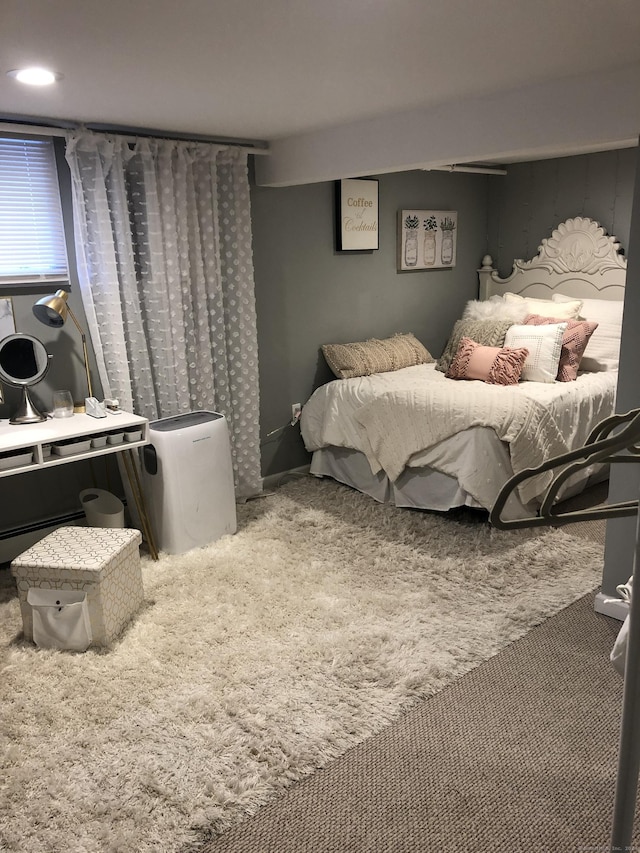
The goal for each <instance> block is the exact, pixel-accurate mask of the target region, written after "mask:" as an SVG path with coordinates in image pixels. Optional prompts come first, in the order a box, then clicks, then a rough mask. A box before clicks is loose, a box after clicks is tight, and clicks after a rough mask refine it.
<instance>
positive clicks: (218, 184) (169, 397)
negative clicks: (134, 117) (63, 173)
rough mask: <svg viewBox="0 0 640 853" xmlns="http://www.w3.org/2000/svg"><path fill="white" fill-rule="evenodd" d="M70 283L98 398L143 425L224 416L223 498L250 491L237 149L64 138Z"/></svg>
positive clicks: (244, 222) (247, 231)
mask: <svg viewBox="0 0 640 853" xmlns="http://www.w3.org/2000/svg"><path fill="white" fill-rule="evenodd" d="M66 157H67V162H68V163H69V166H70V168H71V174H72V181H73V208H74V222H75V244H76V254H77V261H78V275H79V280H80V288H81V292H82V299H83V304H84V308H85V312H86V316H87V324H88V328H89V333H90V336H91V340H92V342H93V346H94V349H95V353H96V359H97V364H98V371H99V374H100V379H101V382H102V386H103V389H104V393H105V395H106V396H108V397H117V398H118V399H119V401H120V405H121V407H122V408H123V409H125V410H127V411H132V412H136V413H137V414H140V415H143V416H144V417H147V418H149V419H151V420H154V419H156V418H161V417H169V416H172V415H177V414H180V413H181V412H189V411H193V410H196V409H205V410H210V411H216V412H220V413H221V414H223V415H224V416H225V417H226V419H227V423H228V426H229V432H230V436H231V446H232V456H233V465H234V474H235V479H236V492H237V494H238V496H248V495H251V494H255V493H256V492H259V491H260V488H261V479H260V449H259V420H258V418H259V414H258V413H259V397H258V353H257V334H256V317H255V299H254V286H253V261H252V252H251V218H250V206H249V181H248V174H247V154H246V153H244V152H242V151H239V150H238V149H237V148H230V147H224V146H216V145H210V144H206V143H192V142H177V141H171V140H161V139H138V140H135V141H134V142H132V141H131V140H130V139H127V138H123V137H119V136H111V135H104V134H94V133H90V132H70V133H69V134H68V135H67V150H66Z"/></svg>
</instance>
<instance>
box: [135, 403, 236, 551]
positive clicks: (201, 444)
mask: <svg viewBox="0 0 640 853" xmlns="http://www.w3.org/2000/svg"><path fill="white" fill-rule="evenodd" d="M149 439H150V443H149V444H147V445H145V447H144V448H143V451H142V458H143V461H144V466H143V479H144V486H145V496H146V498H147V503H148V506H149V514H150V516H151V523H152V527H153V530H154V533H155V536H156V541H157V545H158V548H159V549H160V550H161V551H166V552H167V553H168V554H182V553H184V552H185V551H189V550H190V549H191V548H201V547H202V546H203V545H208V544H209V543H210V542H213V541H215V540H216V539H219V538H220V537H221V536H224V535H225V534H226V533H235V532H236V524H237V522H236V498H235V487H234V483H233V465H232V462H231V446H230V442H229V432H228V429H227V422H226V420H225V418H224V416H223V415H220V414H218V413H217V412H207V411H199V412H188V413H185V414H183V415H176V416H175V417H171V418H161V419H160V420H157V421H151V423H150V424H149Z"/></svg>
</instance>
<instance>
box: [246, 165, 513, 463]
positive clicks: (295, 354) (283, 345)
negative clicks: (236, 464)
mask: <svg viewBox="0 0 640 853" xmlns="http://www.w3.org/2000/svg"><path fill="white" fill-rule="evenodd" d="M378 180H379V205H380V217H379V233H380V243H379V245H380V248H379V250H377V251H375V252H371V253H366V254H360V253H359V254H350V253H338V252H336V251H335V250H334V184H333V183H332V182H330V183H320V184H309V185H306V186H298V187H285V188H272V187H256V186H253V187H252V193H251V203H252V221H253V242H254V265H255V281H256V304H257V315H258V348H259V357H260V397H261V406H260V409H261V413H260V425H261V436H262V473H263V475H265V476H267V475H272V474H276V473H279V472H281V471H286V470H288V469H290V468H295V467H297V466H300V465H304V464H306V463H308V461H309V455H308V454H307V452H306V451H305V449H304V446H303V444H302V440H301V438H300V431H299V428H298V427H297V426H296V427H289V426H285V428H284V429H283V430H281V431H280V432H278V433H277V434H275V435H273V436H271V437H268V436H267V433H269V432H271V431H272V430H276V429H278V428H279V427H282V426H284V425H285V424H287V422H288V419H289V418H290V412H291V404H292V403H296V402H301V403H304V402H305V401H306V400H307V399H308V398H309V396H310V395H311V393H312V391H313V390H314V389H315V388H317V387H318V386H319V385H321V384H323V383H324V382H326V381H328V380H329V379H331V378H334V377H332V374H331V373H330V371H329V369H328V368H327V366H326V363H325V361H324V358H323V356H322V353H321V352H320V346H321V345H322V344H324V343H344V342H346V341H358V340H364V339H366V338H371V337H387V336H389V335H392V334H394V333H395V332H413V333H414V334H415V335H416V337H417V338H419V340H421V341H422V343H423V344H424V345H425V346H426V347H427V349H429V350H430V351H431V352H432V353H433V354H434V355H439V354H440V352H441V351H442V348H443V346H444V344H445V343H446V339H447V336H448V333H449V331H450V328H451V326H452V325H453V322H454V321H455V320H456V319H457V317H458V316H459V315H460V313H461V310H462V308H463V307H464V304H465V302H466V301H467V300H468V299H472V298H475V297H476V296H477V289H478V278H477V273H476V270H477V268H478V267H479V266H480V261H481V259H482V255H483V253H484V252H485V251H486V233H487V193H488V183H489V181H493V180H500V179H499V178H495V177H491V178H488V177H487V176H485V175H463V174H454V175H451V174H447V173H443V172H420V171H415V172H403V173H399V174H393V175H382V176H378ZM402 209H433V210H457V211H458V246H457V263H456V266H455V267H454V268H453V269H449V270H430V271H417V272H403V273H399V272H397V268H396V267H397V265H396V234H397V212H398V210H402Z"/></svg>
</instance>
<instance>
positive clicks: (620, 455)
mask: <svg viewBox="0 0 640 853" xmlns="http://www.w3.org/2000/svg"><path fill="white" fill-rule="evenodd" d="M617 429H619V431H618V432H615V431H616V430H617ZM598 462H599V463H611V464H627V463H633V462H640V409H632V410H631V411H629V412H627V413H626V414H621V415H612V416H611V417H609V418H606V419H605V420H603V421H602V422H601V423H599V424H598V425H597V426H596V427H595V428H594V429H593V430H592V431H591V433H590V434H589V436H588V438H587V440H586V442H585V444H584V446H583V447H579V448H577V449H576V450H572V451H569V452H568V453H563V454H561V455H560V456H556V457H554V458H553V459H549V460H547V462H544V463H542V464H541V465H539V466H538V467H537V468H527V469H525V470H524V471H520V472H519V473H518V474H516V475H515V476H513V477H511V479H510V480H508V481H507V482H506V483H505V484H504V486H503V487H502V489H501V490H500V492H499V493H498V497H497V498H496V501H495V503H494V505H493V507H492V509H491V512H490V513H489V522H490V523H491V524H492V525H493V526H494V527H497V528H499V529H501V530H510V529H513V528H523V527H542V526H545V525H546V526H553V527H557V526H561V525H565V524H574V523H576V522H579V521H595V520H598V519H607V518H623V517H625V516H632V515H637V513H638V500H635V501H622V502H620V503H614V504H608V505H607V506H603V507H601V508H599V509H583V510H574V511H571V512H561V511H558V509H557V506H556V503H557V497H558V492H559V490H560V488H561V486H562V485H563V484H564V483H565V482H566V481H567V479H568V478H569V477H571V476H572V475H573V474H575V473H577V472H578V471H580V470H581V469H582V468H584V467H586V466H587V465H593V464H595V463H598ZM554 468H560V469H561V470H560V472H559V473H558V474H556V475H555V477H554V478H553V479H552V481H551V483H550V485H549V487H548V488H547V491H546V492H545V495H544V498H543V500H542V503H541V505H540V509H539V510H538V514H537V515H536V516H531V517H529V518H520V519H503V518H502V517H501V513H502V510H503V509H504V507H505V504H506V502H507V500H508V499H509V497H510V496H511V494H512V493H513V491H514V490H515V489H517V488H518V486H519V485H520V483H522V482H524V481H525V480H527V479H529V478H530V477H536V476H539V475H540V474H542V473H545V472H547V471H552V470H553V469H554ZM633 588H634V589H635V590H640V530H638V529H636V547H635V554H634V560H633ZM639 711H640V595H632V596H631V605H630V608H629V638H628V646H627V658H626V662H625V675H624V692H623V700H622V723H621V727H620V746H619V755H618V773H617V778H616V790H615V802H614V810H613V826H612V831H611V846H610V848H609V849H611V850H631V839H632V835H633V822H634V816H635V808H636V796H637V791H638V776H639V773H640V737H635V720H636V715H637V714H638V712H639ZM639 734H640V733H639Z"/></svg>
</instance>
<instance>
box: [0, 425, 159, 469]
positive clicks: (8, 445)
mask: <svg viewBox="0 0 640 853" xmlns="http://www.w3.org/2000/svg"><path fill="white" fill-rule="evenodd" d="M132 427H137V428H138V429H141V430H142V438H141V439H140V441H122V442H121V443H120V444H107V445H106V446H105V447H91V448H89V450H84V451H82V452H79V453H68V454H65V455H63V456H58V455H54V454H53V453H52V454H51V455H50V456H46V457H45V456H44V455H43V452H42V446H43V445H47V444H48V445H53V444H55V443H56V442H60V441H67V440H69V439H74V438H78V439H80V438H83V437H87V438H91V436H94V435H99V434H101V433H105V432H106V433H109V432H115V431H122V430H125V429H130V428H132ZM148 443H149V421H148V420H147V419H146V418H142V417H140V416H139V415H132V414H129V413H127V412H122V413H120V414H119V415H114V414H107V417H106V418H92V417H91V416H90V415H85V414H82V415H81V414H74V415H72V416H71V417H69V418H47V420H46V421H41V422H39V423H35V424H10V423H9V421H8V420H0V454H3V453H7V452H16V453H18V454H19V456H21V457H22V458H24V457H25V455H27V454H33V456H32V461H31V462H28V463H27V464H22V465H15V466H14V465H10V464H8V465H7V467H4V468H1V469H0V477H10V476H11V475H13V474H25V473H26V472H27V471H39V470H42V469H44V468H54V467H55V466H56V465H65V464H67V463H69V462H77V461H79V460H80V459H93V458H95V457H96V456H106V455H107V454H110V453H122V451H123V450H132V449H134V448H135V447H142V446H143V445H145V444H148ZM5 464H6V459H5Z"/></svg>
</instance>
